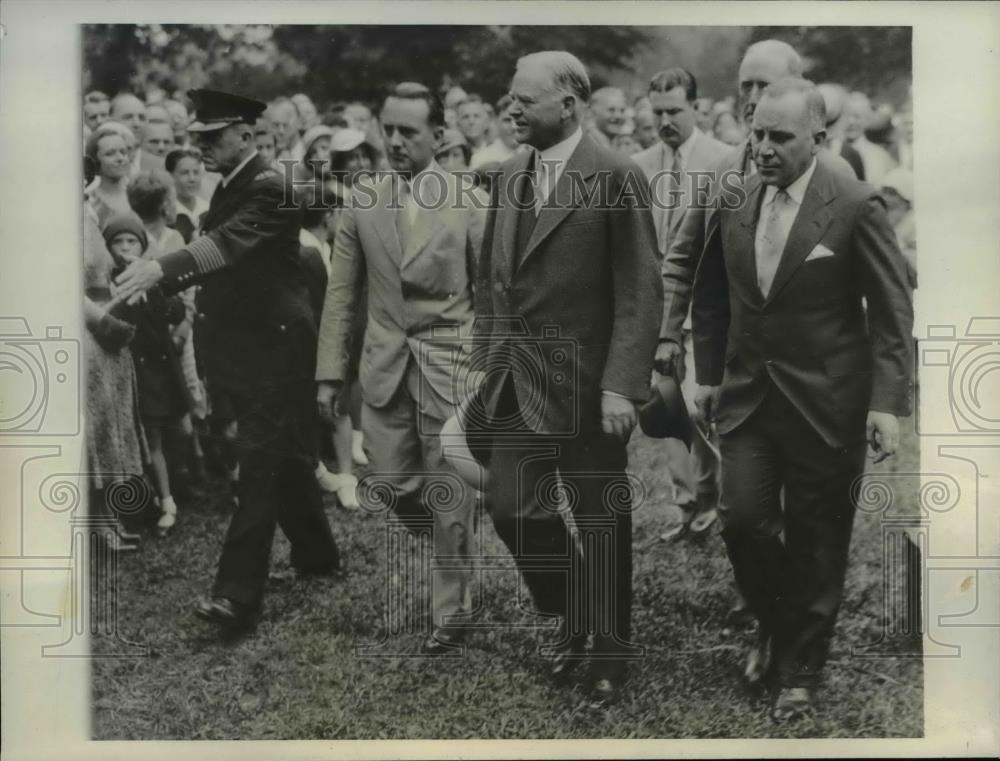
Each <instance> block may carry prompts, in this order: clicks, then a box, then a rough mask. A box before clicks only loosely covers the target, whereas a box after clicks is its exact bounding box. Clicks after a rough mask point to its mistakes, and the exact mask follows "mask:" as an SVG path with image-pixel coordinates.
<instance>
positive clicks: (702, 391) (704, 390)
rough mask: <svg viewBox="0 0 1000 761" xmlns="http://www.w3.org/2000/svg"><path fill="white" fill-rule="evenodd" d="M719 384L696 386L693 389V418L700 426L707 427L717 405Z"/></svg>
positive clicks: (713, 416)
mask: <svg viewBox="0 0 1000 761" xmlns="http://www.w3.org/2000/svg"><path fill="white" fill-rule="evenodd" d="M721 388H722V387H721V386H697V387H695V390H694V409H695V413H694V419H695V422H696V423H698V424H699V425H701V427H702V428H708V426H709V424H711V422H712V420H713V419H714V418H715V411H716V409H717V408H718V406H719V390H720V389H721Z"/></svg>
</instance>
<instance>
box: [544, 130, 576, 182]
mask: <svg viewBox="0 0 1000 761" xmlns="http://www.w3.org/2000/svg"><path fill="white" fill-rule="evenodd" d="M582 139H583V130H582V129H581V128H580V127H577V128H576V130H575V131H574V132H573V134H572V135H570V136H569V137H567V138H566V139H565V140H563V141H561V142H559V143H556V144H555V145H550V146H549V147H548V148H546V149H545V150H544V151H537V154H538V155H537V156H536V157H535V171H536V172H537V171H539V167H540V166H541V164H540V163H539V159H540V160H541V161H542V162H543V163H544V164H545V166H546V168H552V169H555V171H556V173H558V172H560V171H561V170H562V168H563V166H564V165H565V164H566V162H567V161H569V157H570V156H572V155H573V151H575V150H576V147H577V146H578V145H579V144H580V141H581V140H582Z"/></svg>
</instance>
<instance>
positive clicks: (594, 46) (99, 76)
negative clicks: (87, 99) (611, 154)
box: [83, 24, 649, 103]
mask: <svg viewBox="0 0 1000 761" xmlns="http://www.w3.org/2000/svg"><path fill="white" fill-rule="evenodd" d="M648 39H649V32H648V31H646V30H645V29H643V28H640V27H593V26H590V27H538V26H421V27H414V26H362V25H341V26H332V25H331V26H303V25H285V26H274V27H271V26H232V25H230V26H207V25H183V26H182V25H171V24H156V25H124V24H91V25H87V26H86V27H85V28H84V45H83V53H84V71H85V83H84V85H85V88H86V89H100V90H104V91H105V92H111V93H113V92H117V91H119V90H123V89H131V90H135V91H139V92H141V91H144V90H145V89H146V88H147V87H148V86H149V85H150V84H155V85H158V86H162V87H163V88H164V89H166V90H168V91H173V90H176V89H189V88H191V87H202V86H211V87H215V88H218V89H223V90H225V89H230V90H234V91H237V92H244V93H247V94H252V95H255V96H256V97H259V98H263V99H270V98H273V97H275V96H276V95H279V94H291V93H292V92H297V91H300V90H301V91H304V92H307V93H310V94H311V95H313V97H314V98H315V99H316V100H318V101H319V102H321V103H329V102H331V101H334V100H354V99H359V100H363V101H375V100H377V99H378V97H379V96H380V95H381V93H384V92H385V90H386V88H387V87H389V86H390V85H391V84H394V83H397V82H400V81H405V80H410V81H419V82H423V83H425V84H427V85H429V86H432V87H444V86H448V85H450V84H458V85H461V86H463V87H464V88H466V89H467V90H470V91H475V92H477V93H479V94H481V95H482V96H483V97H484V98H486V99H488V100H495V99H496V98H498V97H499V96H500V95H501V94H503V93H504V92H506V90H507V85H508V83H509V80H510V76H511V72H512V71H513V68H514V63H515V61H516V60H517V58H518V57H519V56H521V55H524V54H525V53H528V52H531V51H535V50H542V49H563V50H569V51H570V52H573V53H575V54H576V55H577V56H579V57H580V58H581V60H583V61H584V62H585V63H586V64H588V65H590V66H599V67H606V68H619V69H621V68H628V66H629V64H628V60H629V58H630V57H631V55H632V53H633V52H634V51H635V49H637V48H638V47H640V46H642V45H643V44H645V43H646V42H647V40H648ZM600 84H602V82H600V81H595V86H597V85H600Z"/></svg>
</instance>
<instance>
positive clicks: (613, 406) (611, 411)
mask: <svg viewBox="0 0 1000 761" xmlns="http://www.w3.org/2000/svg"><path fill="white" fill-rule="evenodd" d="M635 421H636V413H635V403H634V402H633V401H632V400H631V399H626V398H625V397H622V396H616V395H615V394H608V393H603V394H601V427H602V428H603V429H604V432H605V433H608V434H613V435H615V436H618V437H619V438H622V439H626V440H627V439H628V437H629V436H630V435H631V434H632V429H633V428H635Z"/></svg>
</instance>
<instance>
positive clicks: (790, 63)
mask: <svg viewBox="0 0 1000 761" xmlns="http://www.w3.org/2000/svg"><path fill="white" fill-rule="evenodd" d="M754 53H757V54H762V55H768V56H774V57H776V58H780V59H781V60H782V62H783V63H784V64H785V68H786V69H787V71H788V76H790V77H801V76H802V71H803V66H802V56H800V55H799V54H798V53H797V52H796V50H795V48H793V47H792V46H791V45H789V44H788V43H787V42H784V41H782V40H761V41H760V42H755V43H754V44H753V45H751V46H750V47H748V48H747V52H746V53H744V54H743V60H746V59H747V58H749V57H750V55H751V54H754Z"/></svg>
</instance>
